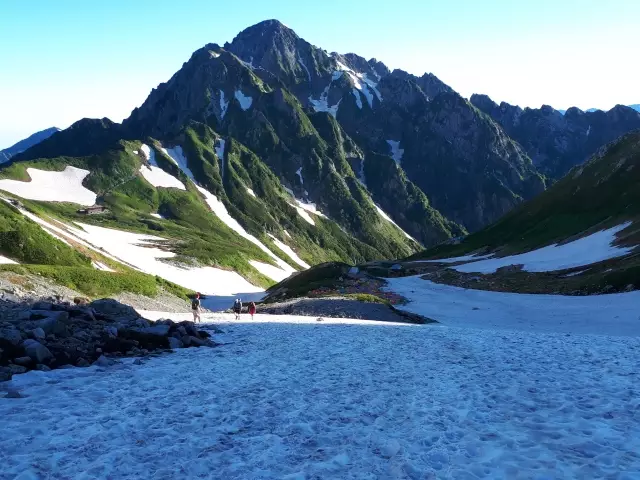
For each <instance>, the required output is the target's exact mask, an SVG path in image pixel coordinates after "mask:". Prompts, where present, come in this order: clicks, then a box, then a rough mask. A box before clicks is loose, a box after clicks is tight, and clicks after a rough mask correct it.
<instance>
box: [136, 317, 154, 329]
mask: <svg viewBox="0 0 640 480" xmlns="http://www.w3.org/2000/svg"><path fill="white" fill-rule="evenodd" d="M135 326H136V327H138V328H149V327H150V326H151V324H150V323H149V320H145V319H144V318H139V319H137V320H136V322H135Z"/></svg>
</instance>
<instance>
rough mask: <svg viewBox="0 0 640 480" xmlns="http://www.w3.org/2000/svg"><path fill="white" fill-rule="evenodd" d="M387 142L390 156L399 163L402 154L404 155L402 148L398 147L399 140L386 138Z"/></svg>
mask: <svg viewBox="0 0 640 480" xmlns="http://www.w3.org/2000/svg"><path fill="white" fill-rule="evenodd" d="M387 143H388V144H389V148H390V149H391V158H393V159H394V160H395V162H396V163H397V164H398V165H400V162H401V161H402V156H403V155H404V149H402V148H400V142H399V141H395V140H387Z"/></svg>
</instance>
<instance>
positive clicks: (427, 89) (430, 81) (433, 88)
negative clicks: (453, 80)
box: [393, 69, 453, 99]
mask: <svg viewBox="0 0 640 480" xmlns="http://www.w3.org/2000/svg"><path fill="white" fill-rule="evenodd" d="M393 74H394V75H396V76H398V77H400V78H404V79H407V80H413V81H414V82H415V83H416V85H418V86H419V87H420V89H421V90H422V91H423V92H424V94H425V95H426V96H427V98H429V99H432V98H434V97H436V96H437V95H439V94H441V93H452V92H453V88H451V87H450V86H449V85H447V84H446V83H444V82H443V81H442V80H440V79H439V78H438V77H436V76H435V75H434V74H432V73H425V74H424V75H422V76H421V77H417V76H415V75H412V74H410V73H407V72H405V71H404V70H400V69H396V70H394V71H393Z"/></svg>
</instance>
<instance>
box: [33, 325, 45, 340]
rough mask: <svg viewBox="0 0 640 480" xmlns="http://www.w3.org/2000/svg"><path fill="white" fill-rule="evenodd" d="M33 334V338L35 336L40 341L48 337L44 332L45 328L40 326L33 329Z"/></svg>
mask: <svg viewBox="0 0 640 480" xmlns="http://www.w3.org/2000/svg"><path fill="white" fill-rule="evenodd" d="M31 335H33V338H35V339H36V340H38V341H39V342H42V341H44V339H45V338H46V337H47V335H46V334H45V333H44V330H43V329H42V328H40V327H38V328H34V329H33V330H32V331H31Z"/></svg>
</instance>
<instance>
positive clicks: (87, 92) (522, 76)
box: [0, 0, 640, 148]
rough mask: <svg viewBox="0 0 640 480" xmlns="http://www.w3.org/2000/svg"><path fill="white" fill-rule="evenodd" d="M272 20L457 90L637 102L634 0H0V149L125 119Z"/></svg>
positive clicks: (558, 103)
mask: <svg viewBox="0 0 640 480" xmlns="http://www.w3.org/2000/svg"><path fill="white" fill-rule="evenodd" d="M268 18H277V19H279V20H280V21H282V22H283V23H285V24H286V25H288V26H289V27H291V28H293V29H294V30H295V31H296V32H297V33H298V35H300V36H301V37H303V38H305V39H306V40H308V41H309V42H311V43H313V44H315V45H317V46H320V47H322V48H325V49H326V50H328V51H330V52H331V51H338V52H341V53H347V52H355V53H358V54H360V55H362V56H364V57H366V58H370V57H376V58H377V59H378V60H382V61H383V62H385V63H386V64H387V66H389V67H390V68H392V69H393V68H402V69H403V70H407V71H409V72H411V73H414V74H418V75H420V74H422V73H424V72H432V73H434V74H435V75H437V76H438V77H439V78H440V79H441V80H443V81H444V82H446V83H448V84H449V85H451V86H452V87H453V88H454V89H455V90H457V91H458V92H460V93H461V94H462V95H464V96H465V97H469V96H470V95H471V94H472V93H486V94H488V95H489V96H490V97H491V98H493V99H494V100H495V101H498V102H500V101H507V102H509V103H512V104H517V105H521V106H523V107H524V106H531V107H539V106H540V105H542V104H543V103H546V104H549V105H552V106H554V107H555V108H567V107H569V106H573V105H575V106H578V107H580V108H583V109H587V108H590V107H597V108H602V109H608V108H610V107H612V106H614V105H615V104H616V103H622V104H632V103H640V59H639V57H640V28H639V27H640V21H639V19H640V0H447V1H445V0H368V1H352V0H320V1H313V0H307V1H302V0H290V1H278V0H236V1H233V0H226V1H219V0H180V1H168V0H106V1H93V0H55V1H54V0H0V68H1V70H0V148H4V147H7V146H9V145H11V144H13V143H14V142H15V141H17V140H19V139H21V138H23V137H25V136H28V135H30V134H31V133H33V132H35V131H37V130H41V129H43V128H46V127H50V126H57V127H60V128H66V127H68V126H69V125H70V124H71V123H73V122H74V121H76V120H78V119H80V118H82V117H105V116H106V117H109V118H111V119H112V120H115V121H121V120H122V119H123V118H125V117H127V116H128V115H129V113H130V112H131V110H132V109H133V108H134V107H135V106H138V105H140V104H141V103H142V102H143V101H144V99H145V98H146V96H147V95H148V94H149V92H150V91H151V89H152V88H153V87H155V86H156V85H157V84H158V83H160V82H162V81H166V80H167V79H169V78H170V77H171V75H172V74H173V73H174V72H175V71H176V70H177V69H179V68H180V66H181V65H182V63H183V62H185V61H186V60H187V59H188V58H189V56H190V55H191V53H192V52H193V51H194V50H196V49H197V48H199V47H201V46H203V45H204V44H206V43H208V42H217V43H219V44H221V45H222V44H224V42H225V41H231V40H232V39H233V37H234V36H235V35H236V34H237V33H238V32H239V31H241V30H242V29H244V28H246V27H248V26H249V25H252V24H255V23H257V22H259V21H261V20H265V19H268Z"/></svg>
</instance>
